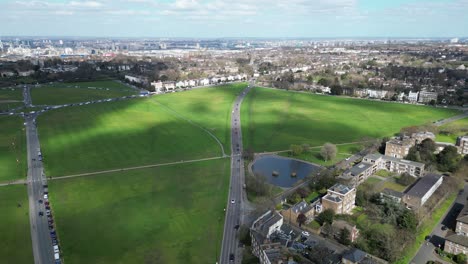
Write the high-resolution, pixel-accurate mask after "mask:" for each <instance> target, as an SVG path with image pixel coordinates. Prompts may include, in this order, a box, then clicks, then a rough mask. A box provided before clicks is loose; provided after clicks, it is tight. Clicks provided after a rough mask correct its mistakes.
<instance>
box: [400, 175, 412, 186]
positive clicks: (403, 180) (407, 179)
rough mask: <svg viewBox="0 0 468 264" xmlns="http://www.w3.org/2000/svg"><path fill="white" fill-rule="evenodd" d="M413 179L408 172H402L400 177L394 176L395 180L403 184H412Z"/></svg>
mask: <svg viewBox="0 0 468 264" xmlns="http://www.w3.org/2000/svg"><path fill="white" fill-rule="evenodd" d="M415 181H416V178H415V177H413V176H411V175H409V174H408V173H403V174H402V175H401V176H400V177H398V178H396V182H397V183H399V184H401V185H404V186H408V185H410V184H413V183H414V182H415Z"/></svg>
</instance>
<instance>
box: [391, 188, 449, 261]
mask: <svg viewBox="0 0 468 264" xmlns="http://www.w3.org/2000/svg"><path fill="white" fill-rule="evenodd" d="M456 198H457V194H451V195H450V196H449V197H448V198H447V199H446V200H445V201H444V202H443V203H442V204H441V205H440V206H439V208H437V209H436V210H435V211H434V212H433V213H432V215H431V217H430V218H427V219H426V220H424V222H423V223H422V224H421V225H420V227H419V230H418V233H417V235H416V239H415V241H414V242H413V244H411V245H409V246H408V247H406V252H405V255H404V256H403V257H402V258H401V259H399V260H398V261H397V262H396V263H397V264H407V263H410V261H411V259H413V257H414V256H415V255H416V253H417V252H418V250H419V248H420V247H421V245H422V244H423V243H424V238H425V237H426V236H427V235H430V234H431V232H432V230H433V229H434V227H435V226H436V225H437V223H438V222H439V221H440V219H441V218H442V216H443V215H444V214H445V212H447V211H448V209H449V207H450V205H452V203H453V201H455V199H456Z"/></svg>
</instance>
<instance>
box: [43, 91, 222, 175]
mask: <svg viewBox="0 0 468 264" xmlns="http://www.w3.org/2000/svg"><path fill="white" fill-rule="evenodd" d="M180 96H183V94H180ZM151 100H152V99H146V98H145V99H140V98H138V99H134V100H128V101H118V102H108V103H102V104H91V105H85V106H79V107H67V108H63V109H58V110H54V111H50V112H47V113H45V114H43V115H40V116H39V117H38V119H37V120H38V121H37V124H38V129H39V134H40V135H41V146H42V150H43V151H42V154H43V155H44V164H45V168H46V174H47V175H48V176H62V175H69V174H75V173H84V172H94V171H101V170H108V169H118V168H125V167H133V166H141V165H149V164H157V163H166V162H174V161H181V160H190V159H199V158H209V157H216V156H221V148H220V146H219V145H218V144H217V142H216V141H215V140H214V139H213V138H212V137H211V136H210V135H209V134H208V133H206V132H205V131H203V130H202V129H200V128H199V127H196V126H194V125H193V124H190V123H189V122H187V121H186V120H182V119H180V118H179V117H177V116H175V115H173V114H172V113H169V112H167V111H166V110H165V109H164V108H163V107H162V106H159V105H157V104H154V103H152V102H151Z"/></svg>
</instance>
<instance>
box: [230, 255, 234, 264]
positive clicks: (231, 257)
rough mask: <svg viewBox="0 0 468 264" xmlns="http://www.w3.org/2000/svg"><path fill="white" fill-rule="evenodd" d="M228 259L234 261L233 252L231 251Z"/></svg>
mask: <svg viewBox="0 0 468 264" xmlns="http://www.w3.org/2000/svg"><path fill="white" fill-rule="evenodd" d="M229 261H231V262H233V261H234V254H232V253H231V254H230V255H229Z"/></svg>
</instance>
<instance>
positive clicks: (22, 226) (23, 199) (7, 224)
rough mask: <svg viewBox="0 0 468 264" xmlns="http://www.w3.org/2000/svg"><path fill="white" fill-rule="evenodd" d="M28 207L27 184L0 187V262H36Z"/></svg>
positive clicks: (20, 263)
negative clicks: (0, 214)
mask: <svg viewBox="0 0 468 264" xmlns="http://www.w3.org/2000/svg"><path fill="white" fill-rule="evenodd" d="M18 205H20V206H18ZM28 208H29V204H28V195H27V189H26V186H24V185H11V186H3V187H0V211H1V212H2V217H0V234H1V235H0V263H18V264H22V263H24V264H30V263H33V262H34V258H33V252H32V244H31V232H30V226H29V213H28V211H29V210H28Z"/></svg>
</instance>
